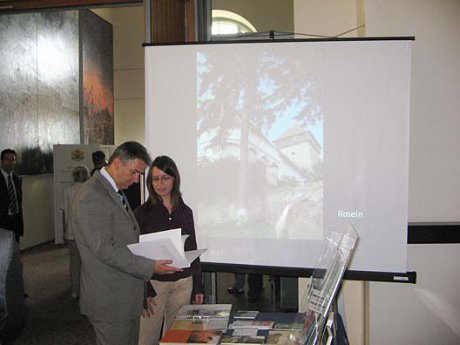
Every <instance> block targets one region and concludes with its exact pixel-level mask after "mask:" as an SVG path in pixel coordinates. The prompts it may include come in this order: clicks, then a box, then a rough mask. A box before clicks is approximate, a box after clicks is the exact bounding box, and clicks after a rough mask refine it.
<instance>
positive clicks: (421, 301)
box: [366, 0, 460, 345]
mask: <svg viewBox="0 0 460 345" xmlns="http://www.w3.org/2000/svg"><path fill="white" fill-rule="evenodd" d="M366 33H367V35H368V36H395V35H397V36H409V35H410V36H415V42H414V45H413V50H412V56H413V58H412V86H411V90H412V94H411V132H410V134H411V139H410V166H409V168H410V174H409V221H412V222H440V221H441V222H458V221H459V220H460V207H459V205H460V183H459V182H458V181H459V176H460V155H459V152H460V135H459V128H460V116H459V109H460V97H459V95H460V40H459V36H460V2H459V1H458V0H438V1H431V0H405V1H388V0H386V1H383V0H367V1H366ZM459 259H460V245H459V244H452V245H447V244H433V245H409V246H408V270H409V271H416V272H417V284H416V285H404V284H388V283H370V284H369V303H368V307H369V311H368V312H369V334H368V336H369V343H370V344H372V345H374V344H376V345H378V344H459V343H460V298H459V296H458V286H459V284H460V271H459V269H458V262H459ZM382 325H385V327H382Z"/></svg>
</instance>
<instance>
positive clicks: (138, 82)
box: [93, 6, 145, 145]
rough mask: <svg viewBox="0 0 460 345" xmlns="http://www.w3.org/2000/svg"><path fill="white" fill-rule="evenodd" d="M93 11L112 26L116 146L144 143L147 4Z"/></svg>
mask: <svg viewBox="0 0 460 345" xmlns="http://www.w3.org/2000/svg"><path fill="white" fill-rule="evenodd" d="M93 11H94V12H95V13H96V14H98V15H99V16H101V17H102V18H104V19H105V20H107V21H108V22H110V23H112V25H113V38H114V41H113V45H114V46H113V53H114V57H113V65H114V70H113V73H114V88H115V91H114V93H115V145H119V144H121V143H123V142H125V141H128V140H136V141H139V142H141V143H144V136H145V135H144V111H145V109H144V98H145V95H144V92H145V91H144V48H143V47H142V44H143V43H144V31H145V29H144V22H145V20H144V7H143V6H129V7H115V8H103V9H95V10H93Z"/></svg>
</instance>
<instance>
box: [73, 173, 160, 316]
mask: <svg viewBox="0 0 460 345" xmlns="http://www.w3.org/2000/svg"><path fill="white" fill-rule="evenodd" d="M74 200H75V204H74V209H73V213H72V215H71V222H72V226H73V230H74V237H75V241H76V243H77V245H78V249H79V251H80V256H81V259H82V271H81V295H80V309H81V312H82V314H85V315H87V316H88V317H89V318H90V319H91V320H93V321H102V322H120V321H128V320H133V319H135V318H138V317H140V314H141V311H142V303H143V298H144V281H145V280H148V279H149V278H150V277H151V276H152V274H153V271H154V264H155V262H154V261H153V260H149V259H146V258H144V257H140V256H136V255H134V254H132V253H131V252H130V251H129V249H128V248H127V247H126V246H127V245H128V244H131V243H137V242H138V241H139V225H138V224H137V221H136V219H135V217H134V214H133V212H132V210H131V209H130V211H129V213H128V212H127V211H126V210H125V208H124V207H123V204H122V203H121V201H120V199H119V198H118V195H117V193H116V192H115V190H114V189H113V187H112V186H111V185H110V183H109V182H108V181H107V179H106V178H105V177H103V176H102V175H101V174H100V172H99V171H97V172H96V173H95V174H94V175H93V177H92V178H91V179H89V180H88V181H86V182H85V183H84V184H83V185H82V187H81V189H80V190H79V191H78V193H77V195H76V197H75V199H74Z"/></svg>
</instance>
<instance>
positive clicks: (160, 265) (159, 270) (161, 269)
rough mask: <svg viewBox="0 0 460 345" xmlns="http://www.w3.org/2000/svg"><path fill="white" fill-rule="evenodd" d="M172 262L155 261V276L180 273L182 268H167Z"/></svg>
mask: <svg viewBox="0 0 460 345" xmlns="http://www.w3.org/2000/svg"><path fill="white" fill-rule="evenodd" d="M171 263H172V260H155V271H154V272H153V273H155V274H173V273H175V272H182V268H178V267H174V266H169V265H170V264H171Z"/></svg>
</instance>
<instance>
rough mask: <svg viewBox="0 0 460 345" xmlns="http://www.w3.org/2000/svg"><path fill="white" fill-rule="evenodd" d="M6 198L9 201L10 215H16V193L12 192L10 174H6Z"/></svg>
mask: <svg viewBox="0 0 460 345" xmlns="http://www.w3.org/2000/svg"><path fill="white" fill-rule="evenodd" d="M8 196H9V199H10V204H9V208H10V211H11V213H12V214H17V213H18V211H19V210H18V202H17V200H16V193H15V192H14V186H13V179H12V178H11V174H8Z"/></svg>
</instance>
